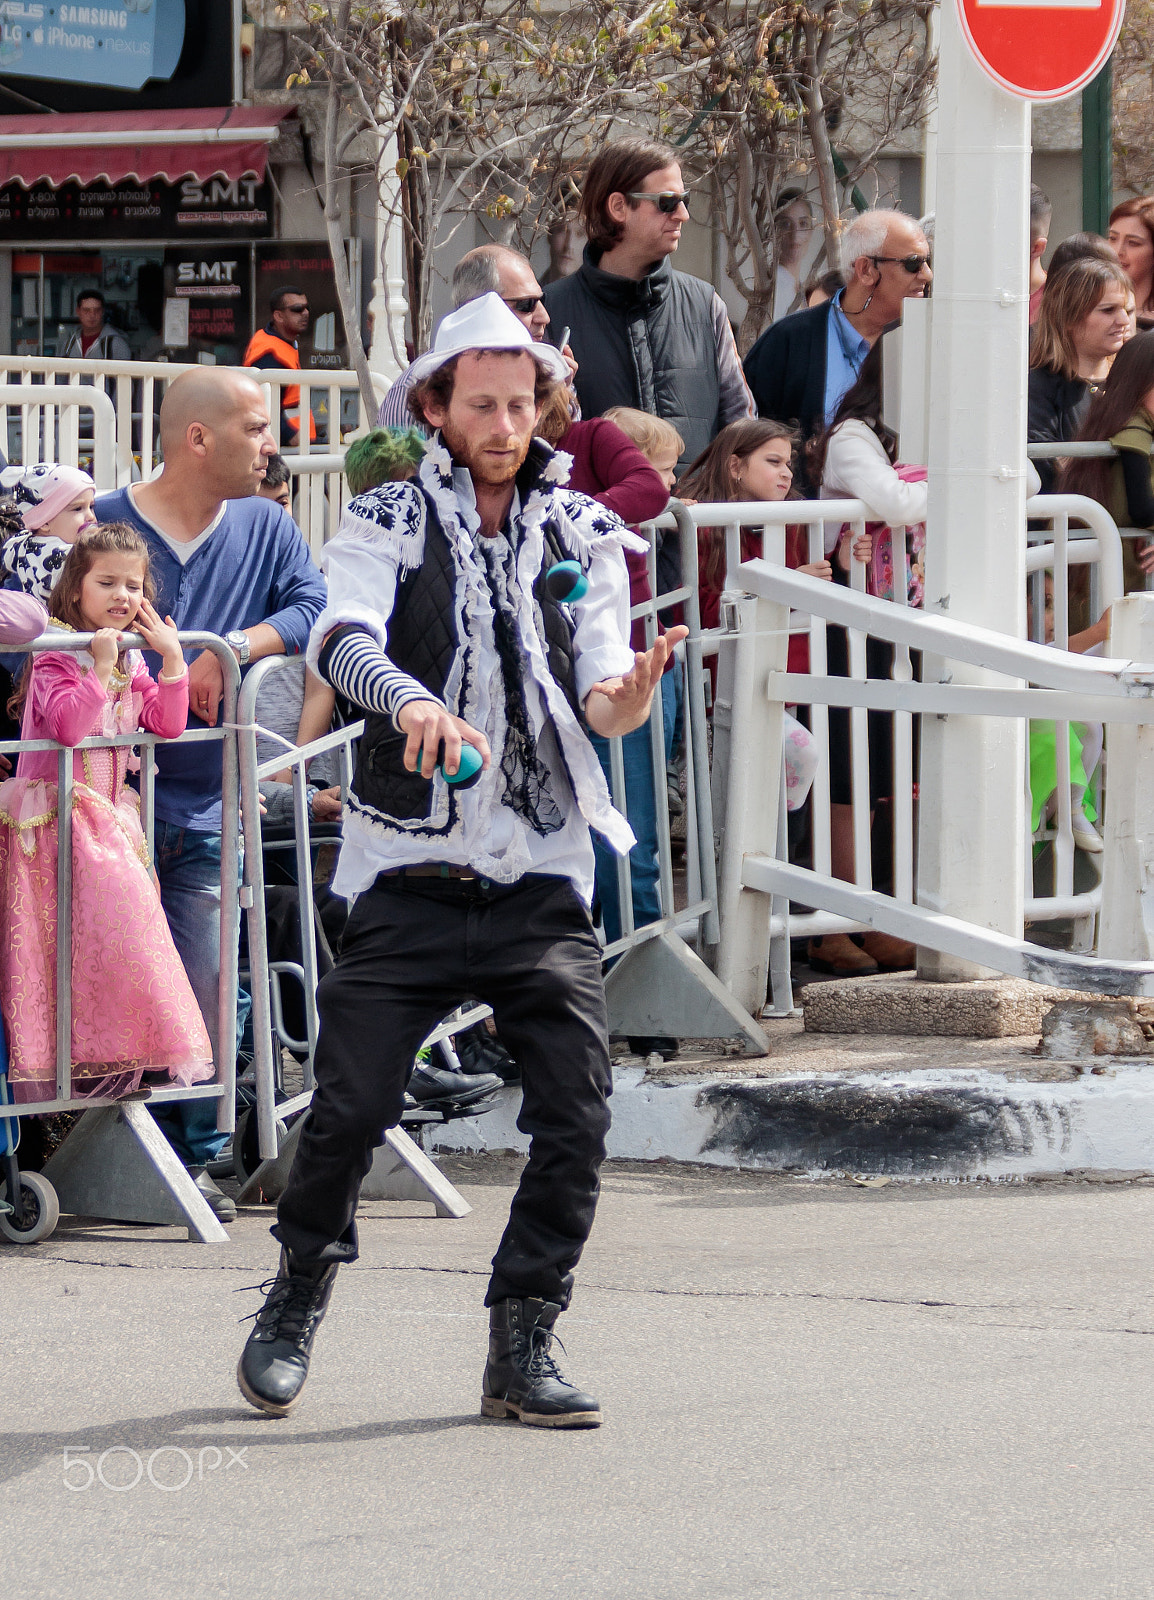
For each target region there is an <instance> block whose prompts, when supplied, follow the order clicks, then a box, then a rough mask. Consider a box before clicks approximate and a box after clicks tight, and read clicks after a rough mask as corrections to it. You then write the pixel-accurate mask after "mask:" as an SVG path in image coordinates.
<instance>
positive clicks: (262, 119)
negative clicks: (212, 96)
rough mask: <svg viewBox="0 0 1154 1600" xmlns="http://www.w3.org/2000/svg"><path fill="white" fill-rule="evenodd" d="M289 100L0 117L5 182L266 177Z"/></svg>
mask: <svg viewBox="0 0 1154 1600" xmlns="http://www.w3.org/2000/svg"><path fill="white" fill-rule="evenodd" d="M293 110H294V108H293V107H292V106H225V107H223V108H217V109H215V110H212V111H153V112H148V113H145V112H138V111H108V112H99V113H95V112H83V113H82V112H53V113H52V114H51V115H50V116H42V117H37V116H31V115H29V116H25V117H0V184H5V183H22V184H23V185H24V187H25V188H26V189H30V188H32V186H33V184H37V183H51V184H53V185H58V184H62V183H80V184H87V183H102V182H103V183H110V184H115V183H121V182H123V181H124V180H125V179H126V178H135V179H136V180H137V181H138V182H139V183H148V182H150V181H151V180H152V179H154V178H161V179H163V180H164V181H165V182H166V183H176V182H177V181H178V180H179V179H181V178H186V177H193V178H196V179H198V180H199V181H200V182H202V183H203V182H205V181H207V179H209V178H213V177H216V176H217V175H218V174H219V175H220V176H222V177H225V178H228V179H235V178H240V177H243V176H244V174H245V173H250V172H251V173H255V174H256V176H257V177H258V178H263V177H264V169H265V163H266V161H267V159H268V147H269V141H270V140H272V139H274V138H275V137H276V135H277V133H278V131H279V127H280V123H281V122H282V121H283V120H284V118H285V117H288V116H292V115H293Z"/></svg>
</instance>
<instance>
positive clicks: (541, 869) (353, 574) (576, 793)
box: [308, 435, 647, 905]
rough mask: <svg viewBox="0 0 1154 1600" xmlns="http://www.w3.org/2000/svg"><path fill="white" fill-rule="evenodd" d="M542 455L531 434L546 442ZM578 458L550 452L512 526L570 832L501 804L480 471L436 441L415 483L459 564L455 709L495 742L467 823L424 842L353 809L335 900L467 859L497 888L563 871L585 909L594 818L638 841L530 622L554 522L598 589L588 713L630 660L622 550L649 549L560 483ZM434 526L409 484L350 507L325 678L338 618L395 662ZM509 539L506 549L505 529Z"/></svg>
mask: <svg viewBox="0 0 1154 1600" xmlns="http://www.w3.org/2000/svg"><path fill="white" fill-rule="evenodd" d="M541 448H542V446H541V445H540V441H536V442H535V449H537V450H539V449H541ZM571 465H572V459H571V457H569V456H566V455H565V454H564V453H562V452H559V451H558V452H553V453H552V454H551V455H550V457H549V458H548V459H547V460H546V462H545V463H544V470H543V472H542V474H541V478H540V481H539V483H538V485H537V486H536V487H534V488H533V489H532V490H531V492H530V493H529V494H528V496H527V498H526V500H525V502H524V503H522V501H521V498H520V495H519V494H518V495H515V496H514V499H513V504H512V507H511V509H510V512H509V518H508V522H507V524H506V526H507V528H508V529H510V530H512V532H513V542H514V545H515V548H516V552H517V556H516V576H517V585H516V590H517V592H516V593H515V594H514V596H513V599H514V603H515V607H516V617H517V626H518V634H519V638H520V643H521V647H522V650H523V652H524V656H525V658H526V660H527V663H528V668H529V670H528V673H527V674H526V677H525V680H524V691H525V703H526V707H527V709H528V712H529V716H530V718H531V721H532V726H533V732H534V735H535V737H536V738H537V740H538V744H539V749H540V753H541V755H542V758H543V759H547V760H548V757H547V754H546V753H547V752H549V751H551V750H555V749H556V744H557V742H559V743H560V746H561V754H562V755H563V757H564V762H563V764H562V763H558V762H556V761H554V760H548V765H549V769H550V776H551V792H552V794H553V796H554V798H555V800H556V802H557V804H558V807H559V808H560V810H561V812H562V815H563V816H564V819H565V820H564V825H563V826H562V827H561V828H559V829H558V830H557V831H556V832H554V833H549V834H545V835H541V834H538V833H536V832H535V831H534V830H533V829H531V828H529V827H528V826H527V825H526V824H525V822H524V821H523V820H522V819H521V818H520V817H519V816H518V815H517V814H516V813H515V812H514V811H512V810H510V809H509V807H507V806H505V805H503V804H502V803H501V785H502V783H503V779H502V777H501V774H500V771H499V760H500V752H501V750H502V749H503V748H504V743H505V700H504V688H503V679H502V674H501V664H500V660H499V658H498V655H497V649H496V645H495V642H494V637H493V611H492V600H491V596H490V591H489V588H488V585H487V583H486V582H485V579H484V572H483V566H482V561H481V557H480V555H479V553H478V551H477V550H476V548H475V542H476V540H477V539H479V538H480V537H481V533H480V525H481V524H480V517H479V516H478V514H477V508H476V499H475V496H474V493H473V483H472V479H471V477H470V476H469V473H468V472H467V471H466V470H464V469H462V468H460V467H454V465H453V463H452V460H451V458H450V456H449V453H448V451H447V450H446V449H445V447H444V445H443V444H442V442H441V439H440V436H439V435H434V437H433V439H432V440H431V441H430V443H429V445H428V447H427V449H426V452H425V456H424V459H423V460H422V462H421V467H420V472H419V479H420V483H421V486H422V487H423V488H424V489H425V490H426V491H427V493H428V494H429V496H430V498H431V499H432V501H433V504H434V506H435V508H436V515H437V521H438V523H439V525H440V527H441V530H442V531H443V533H444V535H445V537H446V539H447V540H448V543H449V547H450V550H451V552H452V555H453V561H454V565H455V567H456V571H457V585H456V608H457V609H456V623H457V634H458V638H459V639H461V640H462V641H463V643H462V646H461V647H460V648H459V650H458V652H457V656H456V658H455V660H454V664H453V666H452V667H451V668H450V671H449V675H448V679H447V681H446V685H445V692H446V696H447V697H448V698H450V700H451V699H452V697H453V696H454V695H455V694H456V692H457V688H458V685H459V684H460V682H461V681H462V676H463V677H464V681H465V682H466V683H467V684H468V685H469V687H468V689H467V693H466V699H465V703H464V704H463V705H460V706H459V707H458V710H457V714H458V715H459V716H462V717H463V718H464V719H465V721H466V722H468V723H470V725H471V726H473V727H475V728H478V729H480V730H481V731H482V732H483V733H484V734H485V737H486V738H487V739H488V741H489V746H490V749H491V750H492V752H493V763H492V765H491V766H490V768H489V770H488V771H487V772H486V773H485V774H484V775H483V777H482V778H481V780H480V782H479V783H477V784H476V785H475V786H474V787H473V788H471V789H466V790H465V791H464V792H461V793H457V794H455V795H454V796H453V798H454V800H455V802H456V807H457V819H456V821H455V822H454V823H453V824H452V826H451V827H448V828H447V831H441V832H439V833H438V834H436V835H435V836H429V834H428V833H427V832H424V833H423V831H422V823H421V822H420V821H417V822H414V823H412V824H408V823H400V824H398V825H397V826H395V827H393V826H390V827H384V826H382V825H381V824H379V823H377V822H376V821H375V820H374V819H373V818H371V817H369V816H367V815H366V814H365V813H364V812H363V811H359V810H358V809H357V808H356V807H355V805H350V806H349V807H347V808H346V814H345V820H344V828H343V843H342V846H341V853H340V859H339V861H338V863H337V869H336V873H335V875H334V877H333V884H332V887H333V890H334V892H335V893H336V894H339V895H342V896H344V897H345V898H349V899H351V898H352V897H353V896H354V895H357V894H359V893H361V892H362V891H363V890H364V889H367V888H368V887H369V885H370V884H371V883H372V882H373V880H374V878H375V877H376V875H377V873H379V872H382V871H384V870H386V869H388V868H391V867H400V866H413V865H417V864H420V863H424V862H448V863H450V864H452V865H455V866H471V867H472V868H474V870H475V871H477V872H479V873H480V874H481V875H482V876H484V877H487V878H491V879H492V880H493V881H494V882H496V883H515V882H516V881H517V880H518V879H519V878H521V877H523V876H524V875H525V874H526V873H530V872H532V873H544V874H547V875H550V876H556V877H566V878H569V879H570V880H571V881H572V883H573V885H574V887H575V888H576V890H577V892H578V893H579V894H580V896H581V898H582V900H583V901H584V902H585V904H586V905H588V904H589V903H590V902H591V900H592V896H593V846H592V842H591V840H590V837H589V827H590V825H592V826H594V827H595V828H596V829H597V831H598V832H599V833H600V834H601V835H602V836H603V837H604V838H605V839H606V840H607V842H608V843H609V844H610V845H611V846H612V847H613V848H614V849H615V850H617V851H619V852H620V853H621V854H625V853H626V852H627V851H628V850H629V849H630V847H631V846H632V845H633V843H634V842H635V841H634V837H633V833H632V830H631V829H630V827H629V825H628V823H627V822H626V821H625V819H624V818H623V817H622V816H621V815H620V813H619V812H617V811H615V810H614V809H613V806H612V804H611V802H610V798H609V793H608V790H607V788H606V785H605V779H604V775H603V774H602V771H601V765H600V763H599V761H598V759H597V754H596V751H595V750H594V749H593V746H592V745H591V744H590V742H589V740H588V738H587V737H586V735H585V731H584V728H583V726H582V725H581V724H580V723H579V722H578V720H577V718H576V717H575V716H574V714H573V711H572V708H571V707H570V705H569V703H568V701H567V700H566V699H565V696H564V694H563V693H562V692H561V690H560V688H559V687H558V685H557V683H556V682H555V680H554V678H553V676H552V674H551V673H550V671H549V668H548V664H547V662H546V660H545V655H544V651H543V649H542V646H541V641H540V639H539V637H538V634H537V628H536V625H535V619H534V602H533V596H532V588H533V583H534V581H535V580H536V577H537V574H538V573H539V571H540V570H541V565H542V558H543V551H544V533H543V526H544V524H545V522H546V520H549V521H550V522H551V524H552V526H553V527H554V528H555V529H556V530H557V532H558V536H559V539H560V541H561V543H562V544H563V546H565V547H566V549H568V550H571V551H572V553H573V555H574V557H575V558H576V559H578V560H579V561H580V562H581V566H582V568H583V570H584V572H585V575H586V577H587V578H588V580H589V589H588V592H587V594H586V595H585V597H584V598H583V599H582V600H581V601H580V603H579V604H577V605H575V606H574V607H573V608H572V612H571V615H572V617H573V620H574V635H573V645H574V656H575V668H576V690H577V696H578V700H579V701H580V702H581V703H582V704H583V703H584V700H585V696H586V695H587V694H588V693H589V690H590V689H591V687H592V686H593V684H595V683H600V682H601V681H603V680H604V679H606V678H611V677H615V676H617V675H619V674H622V673H626V672H628V671H630V670H631V668H632V666H633V651H632V650H631V649H630V647H629V643H628V639H629V626H630V622H629V575H628V571H627V569H626V566H625V559H624V555H623V551H624V550H625V549H630V550H640V551H644V550H645V549H646V548H647V547H646V545H645V542H644V540H642V539H641V538H639V536H638V535H636V534H634V533H631V532H630V531H629V529H628V528H626V527H625V525H624V523H622V522H621V521H620V520H619V519H618V518H617V517H615V516H614V515H613V513H612V512H609V511H607V510H606V509H605V508H604V507H603V506H600V505H598V504H597V503H596V502H595V501H592V500H590V499H588V498H587V497H586V496H585V495H580V494H577V493H576V492H575V491H572V490H567V489H565V488H564V487H563V485H564V484H565V482H566V481H567V479H568V475H569V469H570V467H571ZM424 525H425V501H424V499H423V497H422V496H421V495H420V494H419V493H417V492H416V490H415V489H414V487H413V485H411V484H406V483H387V484H382V485H381V486H380V487H379V488H378V489H375V490H369V491H368V493H367V494H365V495H361V496H358V497H357V498H356V499H354V500H352V501H350V502H349V504H348V506H347V507H346V508H345V511H344V514H343V516H342V519H341V525H340V528H339V529H338V531H337V534H336V536H335V537H334V538H333V539H332V540H331V541H330V542H329V543H328V544H327V545H326V546H325V550H324V553H323V555H322V558H321V568H322V570H323V571H324V574H325V577H326V579H327V580H328V590H329V598H328V604H327V606H326V607H325V609H324V611H323V612H322V613H321V615H320V617H319V619H318V620H317V622H316V624H315V626H314V628H313V631H312V636H311V638H310V641H309V649H308V662H309V665H310V666H311V667H312V668H313V670H314V671H315V670H316V667H317V658H318V656H319V653H320V649H321V645H322V644H323V642H324V640H325V638H326V636H327V635H328V634H329V633H331V632H332V630H333V629H334V628H336V627H338V626H339V625H340V624H341V623H348V622H355V623H359V624H360V625H361V626H363V627H364V628H366V629H367V630H368V631H369V633H371V634H372V636H373V638H374V639H375V640H376V641H377V643H378V644H379V645H380V647H381V649H382V650H384V651H385V653H386V655H387V654H388V625H389V618H390V616H391V614H392V609H393V604H394V601H395V598H396V592H397V584H398V580H399V578H403V577H404V575H405V574H406V573H407V572H410V571H413V570H415V569H416V568H418V567H419V566H420V565H421V562H422V561H423V559H424V550H425V534H424ZM498 537H499V539H500V540H502V541H504V540H505V539H506V534H505V533H502V534H500V535H499V536H498ZM466 652H467V653H469V655H470V658H471V659H470V661H469V670H468V671H467V672H464V673H463V657H464V655H465V653H466ZM425 698H428V699H433V698H435V697H434V696H433V695H426V696H425ZM547 712H548V715H547ZM550 719H551V721H552V729H550V727H549V720H550ZM554 730H555V733H556V740H555V739H554V737H553V731H554ZM570 779H571V780H572V782H570ZM432 781H433V785H434V796H433V812H432V816H431V818H429V819H427V821H428V822H432V823H435V824H437V825H438V826H439V827H441V828H442V829H443V828H444V825H445V824H446V823H447V822H448V819H449V815H450V813H449V793H448V786H447V785H446V784H445V782H444V780H443V779H442V778H441V776H440V774H439V773H438V774H435V775H434V777H433V780H432Z"/></svg>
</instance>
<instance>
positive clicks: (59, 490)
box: [0, 462, 96, 604]
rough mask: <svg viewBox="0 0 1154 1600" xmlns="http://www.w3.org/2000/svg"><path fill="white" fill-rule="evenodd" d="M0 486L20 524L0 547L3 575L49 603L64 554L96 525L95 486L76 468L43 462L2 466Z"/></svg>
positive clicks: (0, 563) (27, 592)
mask: <svg viewBox="0 0 1154 1600" xmlns="http://www.w3.org/2000/svg"><path fill="white" fill-rule="evenodd" d="M0 489H6V490H8V491H9V492H10V493H11V494H13V495H14V497H15V501H16V511H17V512H18V513H19V514H20V520H21V524H22V527H21V529H20V531H18V532H16V533H14V534H12V535H11V536H10V537H9V538H7V539H5V540H4V543H3V546H2V547H0V565H2V567H3V576H4V577H5V578H6V577H8V576H9V575H11V576H12V577H14V578H15V579H16V582H17V584H18V585H19V586H20V588H21V589H23V591H24V593H25V594H30V595H34V596H35V597H36V599H37V600H40V601H41V602H43V603H44V604H47V601H48V596H49V595H50V594H51V593H52V587H53V585H54V584H55V582H56V579H57V577H58V576H59V574H60V569H61V567H62V566H63V565H64V558H65V556H67V554H68V552H69V550H70V549H71V548H72V546H73V545H74V544H75V543H76V541H77V539H79V538H80V536H81V534H82V533H84V532H86V530H87V529H89V528H93V527H95V526H96V518H95V517H94V516H93V515H92V502H93V501H94V500H95V498H96V488H95V485H94V484H93V482H92V479H91V478H90V477H89V476H88V474H87V473H86V472H81V471H80V470H79V468H77V467H62V466H56V465H54V464H53V463H52V462H43V463H41V464H40V465H39V466H35V467H5V468H4V470H3V471H2V472H0Z"/></svg>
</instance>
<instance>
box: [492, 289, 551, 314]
mask: <svg viewBox="0 0 1154 1600" xmlns="http://www.w3.org/2000/svg"><path fill="white" fill-rule="evenodd" d="M501 298H502V300H504V302H505V304H506V305H507V306H508V307H509V310H510V311H515V312H516V313H517V315H518V316H519V317H527V316H528V315H529V313H530V311H536V309H537V307H538V306H539V305H540V304H541V296H540V295H539V294H523V295H522V296H521V298H520V299H519V300H510V299H509V298H508V296H507V295H502V296H501Z"/></svg>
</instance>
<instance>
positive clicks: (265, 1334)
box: [236, 1250, 337, 1417]
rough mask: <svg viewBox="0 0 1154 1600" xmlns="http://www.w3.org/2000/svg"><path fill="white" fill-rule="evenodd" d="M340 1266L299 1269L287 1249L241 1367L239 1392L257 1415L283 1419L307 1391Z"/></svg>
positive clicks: (238, 1375) (281, 1257)
mask: <svg viewBox="0 0 1154 1600" xmlns="http://www.w3.org/2000/svg"><path fill="white" fill-rule="evenodd" d="M336 1277H337V1269H336V1265H335V1263H334V1264H331V1265H328V1266H320V1267H313V1268H310V1269H306V1270H298V1269H296V1268H294V1267H293V1265H292V1262H291V1259H290V1257H289V1253H288V1251H287V1250H282V1251H281V1253H280V1266H279V1268H278V1269H277V1275H276V1277H275V1278H274V1279H273V1280H272V1282H271V1283H270V1284H263V1283H262V1284H261V1288H262V1289H267V1290H268V1293H267V1296H266V1299H265V1303H264V1305H263V1306H262V1307H261V1308H260V1310H259V1311H258V1312H257V1313H256V1318H255V1323H254V1326H253V1330H252V1332H251V1333H250V1334H249V1336H248V1342H247V1344H246V1345H245V1347H244V1349H243V1350H242V1352H241V1357H240V1361H239V1362H238V1363H237V1369H236V1381H237V1383H238V1384H239V1385H240V1392H241V1394H242V1395H244V1397H245V1399H246V1400H247V1401H248V1402H249V1404H250V1405H254V1406H256V1408H257V1410H258V1411H267V1412H268V1414H269V1416H272V1417H284V1416H287V1415H288V1413H289V1412H290V1411H291V1410H292V1408H293V1406H295V1405H296V1403H297V1401H298V1400H299V1399H300V1397H301V1394H302V1393H303V1391H304V1386H305V1380H306V1379H307V1377H308V1375H309V1356H310V1355H311V1353H312V1347H313V1340H314V1339H315V1338H316V1332H317V1329H318V1328H319V1327H320V1325H321V1322H322V1321H323V1320H324V1314H325V1312H326V1310H327V1309H328V1304H329V1299H330V1297H331V1295H332V1292H333V1284H334V1283H335V1282H336Z"/></svg>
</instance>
